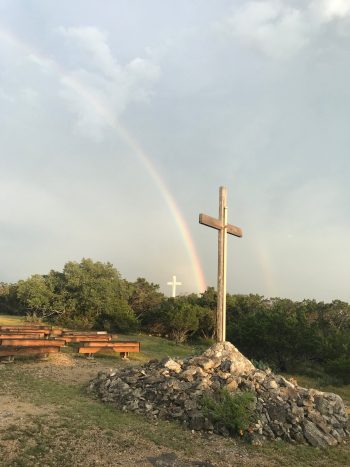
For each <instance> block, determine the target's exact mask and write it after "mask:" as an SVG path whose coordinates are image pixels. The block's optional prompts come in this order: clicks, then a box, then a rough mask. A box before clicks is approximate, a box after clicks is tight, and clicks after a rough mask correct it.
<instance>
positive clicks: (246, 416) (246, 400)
mask: <svg viewBox="0 0 350 467" xmlns="http://www.w3.org/2000/svg"><path fill="white" fill-rule="evenodd" d="M255 403H256V398H255V395H254V394H253V393H252V392H250V391H244V392H237V393H234V394H232V393H230V392H229V391H227V390H226V389H222V390H221V391H219V392H218V393H216V394H214V395H208V394H207V395H205V396H204V397H203V413H204V414H205V416H206V417H208V418H209V419H210V420H211V422H212V423H213V424H214V426H215V427H216V428H219V429H220V428H225V429H226V430H227V431H228V432H229V433H230V434H232V435H234V434H236V435H237V434H242V432H243V431H245V430H247V429H248V428H249V426H250V424H251V423H252V422H253V421H254V409H255Z"/></svg>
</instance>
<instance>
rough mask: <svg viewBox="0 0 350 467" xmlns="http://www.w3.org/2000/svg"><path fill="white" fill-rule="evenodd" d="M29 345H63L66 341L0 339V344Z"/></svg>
mask: <svg viewBox="0 0 350 467" xmlns="http://www.w3.org/2000/svg"><path fill="white" fill-rule="evenodd" d="M18 345H19V346H28V347H36V346H39V347H40V346H41V347H50V346H51V347H63V346H64V345H65V341H64V340H62V339H28V338H26V337H25V338H20V339H16V338H8V337H7V338H5V339H0V346H18Z"/></svg>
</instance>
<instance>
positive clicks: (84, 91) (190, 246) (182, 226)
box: [0, 28, 206, 292]
mask: <svg viewBox="0 0 350 467" xmlns="http://www.w3.org/2000/svg"><path fill="white" fill-rule="evenodd" d="M0 39H4V40H6V41H8V42H10V43H11V44H12V45H14V46H16V47H17V48H18V49H20V50H22V51H23V52H24V53H25V54H27V55H28V56H29V57H31V58H32V59H33V61H35V59H36V61H37V62H38V63H41V64H42V65H44V66H45V67H46V68H47V69H50V70H52V71H54V72H55V73H56V74H58V75H59V76H61V77H62V79H63V81H64V84H65V85H66V86H69V87H70V88H71V89H72V90H73V91H74V92H76V93H77V94H78V95H79V96H81V97H82V98H84V99H86V100H87V101H88V102H90V103H91V104H92V105H93V106H94V109H95V110H96V112H98V114H99V115H100V116H101V117H102V118H103V120H104V121H105V122H106V123H107V124H108V125H109V126H110V127H111V128H113V129H114V130H115V131H116V132H117V133H118V134H119V136H120V137H121V138H122V139H123V140H124V141H125V143H126V144H127V145H128V146H129V147H130V149H132V151H133V152H134V153H135V154H136V156H137V157H138V159H139V160H140V162H141V163H142V164H143V166H144V167H145V168H146V170H147V172H148V174H149V175H150V177H151V178H152V180H153V181H154V183H155V185H156V187H157V188H158V190H159V191H160V193H161V195H162V197H163V199H164V201H165V202H166V204H167V206H168V207H169V209H170V212H171V214H172V216H173V218H174V221H175V224H176V225H177V227H178V229H179V232H180V234H181V237H182V240H183V242H184V245H185V248H186V251H187V254H188V257H189V259H190V262H191V265H192V269H193V272H194V276H195V279H196V284H197V288H198V291H199V292H203V291H204V290H205V289H206V281H205V277H204V273H203V270H202V266H201V262H200V259H199V256H198V253H197V250H196V246H195V244H194V242H193V239H192V236H191V232H190V230H189V228H188V225H187V223H186V221H185V219H184V217H183V215H182V213H181V211H180V209H179V207H178V205H177V203H176V201H175V199H174V197H173V195H172V194H171V192H170V190H169V189H168V187H167V186H166V184H165V183H164V181H163V179H162V178H161V176H160V174H159V172H158V170H157V168H156V167H155V165H154V163H153V162H152V160H151V158H150V157H149V156H148V155H147V154H146V152H145V151H144V150H143V149H142V147H141V146H140V144H139V143H138V141H137V140H136V139H135V138H134V137H133V136H132V135H131V133H130V132H129V131H128V130H127V128H126V127H125V126H124V125H122V124H121V123H120V121H119V120H117V118H116V117H115V116H114V115H113V112H112V111H111V110H110V109H109V108H108V105H107V104H105V103H103V102H102V101H101V100H100V99H99V98H97V96H95V95H94V94H93V93H92V92H91V90H90V89H88V88H87V87H86V86H84V84H83V83H81V82H80V81H79V80H78V79H76V78H75V77H72V76H71V75H70V74H69V73H68V72H67V71H65V70H64V69H63V67H62V66H61V65H59V64H58V63H57V62H56V61H54V60H52V59H51V58H47V57H45V56H44V55H43V54H42V53H40V52H38V51H37V50H36V49H34V48H33V47H30V46H29V45H28V44H26V43H24V42H23V41H22V40H20V39H19V38H18V37H16V36H14V35H13V34H12V33H10V32H8V31H6V30H4V29H2V28H0Z"/></svg>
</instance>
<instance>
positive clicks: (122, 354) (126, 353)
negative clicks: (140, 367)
mask: <svg viewBox="0 0 350 467" xmlns="http://www.w3.org/2000/svg"><path fill="white" fill-rule="evenodd" d="M120 356H121V358H122V359H123V360H128V357H129V352H120Z"/></svg>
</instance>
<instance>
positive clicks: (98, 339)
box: [62, 335, 112, 342]
mask: <svg viewBox="0 0 350 467" xmlns="http://www.w3.org/2000/svg"><path fill="white" fill-rule="evenodd" d="M62 339H64V340H65V341H66V342H82V341H95V342H108V341H110V340H111V339H112V336H106V335H101V336H86V335H84V336H62Z"/></svg>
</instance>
